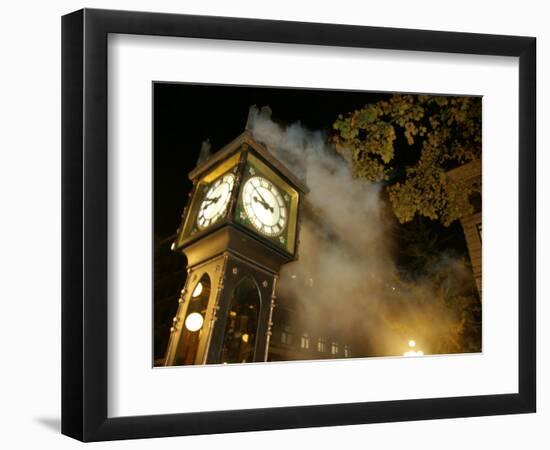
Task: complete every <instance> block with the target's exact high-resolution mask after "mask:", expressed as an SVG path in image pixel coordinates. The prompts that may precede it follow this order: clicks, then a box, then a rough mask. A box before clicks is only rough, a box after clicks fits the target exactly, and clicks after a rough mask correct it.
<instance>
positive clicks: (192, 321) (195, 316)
mask: <svg viewBox="0 0 550 450" xmlns="http://www.w3.org/2000/svg"><path fill="white" fill-rule="evenodd" d="M203 322H204V318H203V317H202V314H200V313H198V312H194V313H191V314H189V315H188V316H187V319H185V328H187V329H188V330H189V331H198V330H200V329H201V328H202V324H203Z"/></svg>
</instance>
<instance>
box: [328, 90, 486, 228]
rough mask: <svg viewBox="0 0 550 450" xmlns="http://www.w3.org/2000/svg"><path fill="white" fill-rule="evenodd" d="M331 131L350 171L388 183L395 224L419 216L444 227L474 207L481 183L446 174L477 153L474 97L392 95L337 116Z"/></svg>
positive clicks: (478, 117) (477, 100)
mask: <svg viewBox="0 0 550 450" xmlns="http://www.w3.org/2000/svg"><path fill="white" fill-rule="evenodd" d="M333 128H334V134H333V136H332V140H333V142H334V144H335V146H336V149H337V151H338V152H339V153H340V154H341V155H343V156H344V157H345V158H346V159H347V160H348V161H349V162H350V163H351V166H352V170H353V173H354V176H356V177H360V178H366V179H368V180H371V181H382V182H385V183H386V184H387V191H388V194H389V199H390V202H391V205H392V207H393V210H394V212H395V215H396V216H397V218H398V219H399V221H400V222H401V223H405V222H409V221H411V220H412V219H413V218H414V217H415V216H416V215H417V214H418V215H420V216H424V217H427V218H429V219H433V220H439V221H441V223H443V224H444V225H446V226H448V225H450V224H451V223H452V222H453V221H454V220H455V219H457V218H459V217H461V216H462V215H465V214H470V213H472V212H473V206H472V205H471V203H470V200H469V198H470V195H471V194H472V193H473V192H475V191H479V189H480V186H477V185H469V184H467V183H465V182H460V181H456V180H452V179H451V178H449V177H448V176H447V175H446V171H447V170H449V169H451V168H453V167H456V166H458V165H462V164H465V163H467V162H469V161H472V160H475V159H480V158H481V99H480V98H475V97H449V96H427V95H401V94H396V95H392V96H389V98H387V99H384V100H380V101H378V102H376V103H373V104H369V105H366V106H365V107H363V108H362V109H359V110H356V111H353V112H351V113H348V114H346V115H340V116H339V117H338V119H337V120H336V121H335V122H334V124H333ZM400 134H401V136H402V138H401V139H400V137H399V135H400ZM396 142H398V143H401V142H406V144H405V143H403V144H402V145H396ZM405 152H408V154H406V155H405V154H402V153H405ZM411 156H413V158H411ZM411 159H412V162H410V161H411ZM403 161H406V164H403ZM403 165H404V166H405V168H404V170H403V168H402V167H403Z"/></svg>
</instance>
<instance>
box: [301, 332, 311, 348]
mask: <svg viewBox="0 0 550 450" xmlns="http://www.w3.org/2000/svg"><path fill="white" fill-rule="evenodd" d="M300 347H302V348H304V349H306V350H307V349H308V348H309V334H308V333H303V334H302V337H301V338H300Z"/></svg>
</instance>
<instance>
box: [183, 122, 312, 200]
mask: <svg viewBox="0 0 550 450" xmlns="http://www.w3.org/2000/svg"><path fill="white" fill-rule="evenodd" d="M243 144H247V145H248V146H249V147H251V148H252V149H253V151H254V152H255V153H257V154H258V155H259V156H260V157H261V158H262V159H264V160H265V161H266V162H267V163H268V164H270V165H271V166H272V167H273V168H274V169H276V170H277V172H278V173H280V174H281V175H282V176H283V177H284V178H286V179H287V180H288V181H289V182H290V183H291V184H293V185H294V187H295V188H297V189H298V190H299V191H301V192H303V193H307V192H309V189H308V188H307V186H306V185H305V183H304V182H303V181H301V180H300V179H299V178H298V177H297V176H296V175H294V174H293V173H292V172H291V171H290V170H288V169H287V167H286V166H285V165H284V164H282V163H281V162H280V161H279V160H278V159H277V158H275V157H274V156H273V155H272V154H271V152H270V151H269V150H268V149H267V147H266V146H265V145H264V144H262V143H260V142H258V141H257V140H256V139H254V137H253V136H252V133H251V132H250V131H248V130H246V131H244V132H243V133H241V134H240V135H239V136H237V137H236V138H235V139H233V140H232V141H231V142H229V143H228V144H227V145H225V146H224V147H223V148H221V149H220V150H218V151H217V152H216V153H214V154H213V155H211V156H210V157H209V158H208V159H207V160H206V161H203V162H202V163H200V164H199V165H197V167H195V168H194V169H193V170H192V171H191V172H189V178H190V179H191V180H196V179H197V178H199V177H200V176H201V175H203V174H204V173H206V172H208V171H209V170H210V169H211V168H213V167H214V166H216V165H217V164H218V163H220V162H222V161H224V160H225V159H227V158H228V157H230V156H231V155H232V154H233V153H235V152H237V151H239V150H240V149H241V147H242V146H243Z"/></svg>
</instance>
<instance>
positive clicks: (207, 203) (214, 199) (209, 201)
mask: <svg viewBox="0 0 550 450" xmlns="http://www.w3.org/2000/svg"><path fill="white" fill-rule="evenodd" d="M220 198H221V195H218V196H217V197H212V198H206V199H205V200H204V202H203V208H207V207H208V206H210V205H211V204H212V203H218V200H219V199H220Z"/></svg>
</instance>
